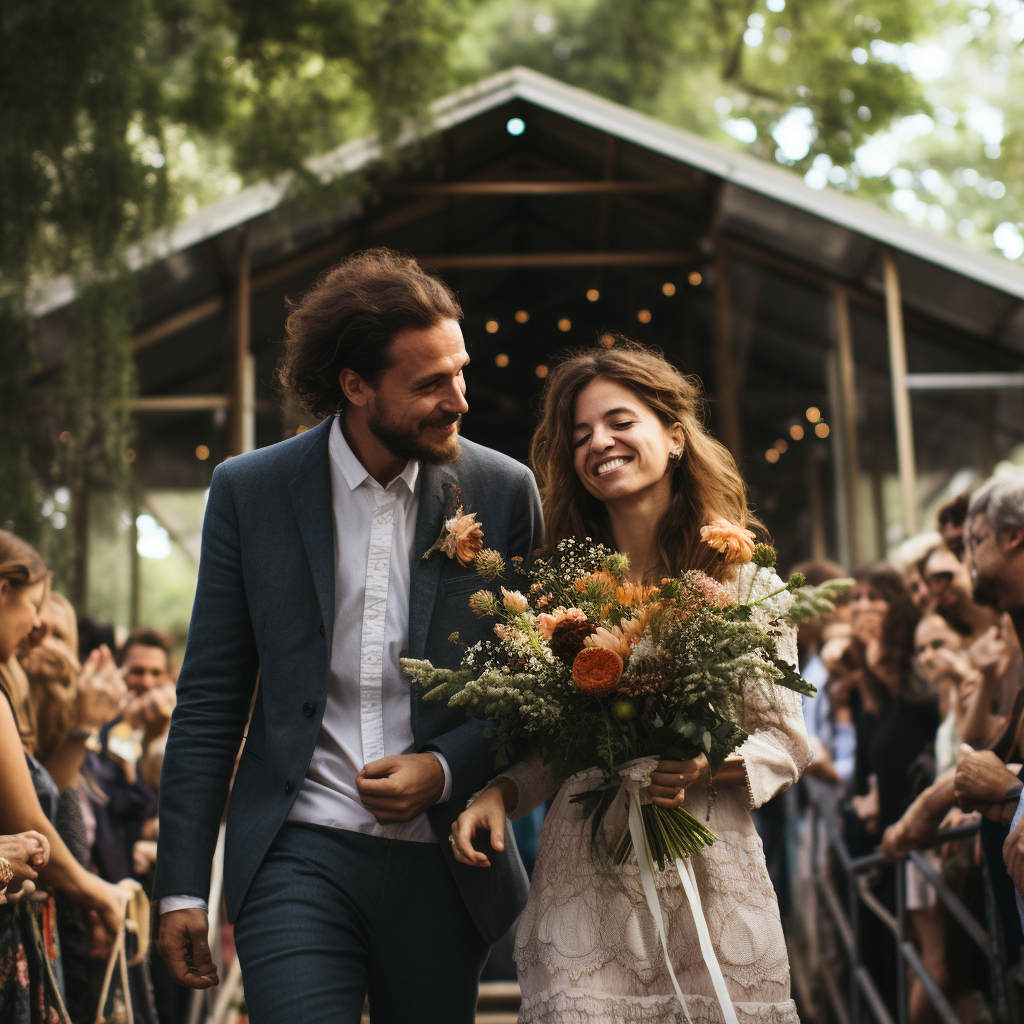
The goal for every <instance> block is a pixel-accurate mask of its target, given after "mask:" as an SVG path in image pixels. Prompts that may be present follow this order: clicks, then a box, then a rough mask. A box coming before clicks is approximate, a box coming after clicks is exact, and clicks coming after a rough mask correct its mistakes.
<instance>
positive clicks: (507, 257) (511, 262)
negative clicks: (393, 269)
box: [416, 249, 700, 270]
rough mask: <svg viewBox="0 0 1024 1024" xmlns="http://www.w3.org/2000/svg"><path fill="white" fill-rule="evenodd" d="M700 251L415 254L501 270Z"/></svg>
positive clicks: (439, 263) (660, 263) (631, 263)
mask: <svg viewBox="0 0 1024 1024" xmlns="http://www.w3.org/2000/svg"><path fill="white" fill-rule="evenodd" d="M699 258H700V254H699V253H697V252H696V251H693V250H689V249H668V250H649V251H647V252H643V251H641V252H507V253H473V254H468V253H441V254H439V255H436V256H417V257H416V261H417V262H418V263H419V264H420V266H423V267H430V268H432V269H436V270H505V269H517V268H518V269H528V268H537V269H543V268H555V267H566V268H568V267H667V266H676V265H678V264H686V263H692V262H693V261H694V260H697V259H699Z"/></svg>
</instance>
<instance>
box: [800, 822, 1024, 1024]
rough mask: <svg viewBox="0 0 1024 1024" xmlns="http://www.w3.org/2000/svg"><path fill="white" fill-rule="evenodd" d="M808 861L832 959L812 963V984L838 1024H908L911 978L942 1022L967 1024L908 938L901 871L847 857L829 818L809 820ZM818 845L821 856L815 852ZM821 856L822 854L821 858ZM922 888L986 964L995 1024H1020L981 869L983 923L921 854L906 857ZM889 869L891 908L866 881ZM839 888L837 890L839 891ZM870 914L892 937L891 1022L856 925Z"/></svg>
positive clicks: (955, 833) (874, 859) (968, 832)
mask: <svg viewBox="0 0 1024 1024" xmlns="http://www.w3.org/2000/svg"><path fill="white" fill-rule="evenodd" d="M978 829H979V824H978V823H977V822H972V823H968V824H964V825H960V826H956V827H953V828H947V829H943V830H942V831H940V832H939V833H938V835H937V836H936V841H935V843H934V844H933V846H934V847H939V846H941V845H943V844H945V843H948V842H951V841H954V840H959V839H966V838H972V837H974V836H975V835H976V834H977V833H978ZM811 843H812V849H811V857H812V864H813V865H814V882H815V886H814V888H815V892H816V894H817V896H818V901H817V903H818V907H820V910H819V911H818V912H817V916H818V919H819V921H820V922H821V923H822V924H824V926H825V927H826V929H828V930H829V931H830V933H831V936H832V940H833V941H832V946H833V948H834V949H835V950H836V952H838V953H839V956H838V957H833V958H829V957H827V956H825V957H821V958H820V960H819V962H818V964H817V980H818V981H819V982H820V988H821V990H822V992H823V994H824V996H825V998H826V1000H827V1002H828V1005H829V1009H830V1010H831V1013H832V1016H833V1019H834V1020H835V1021H836V1024H871V1022H874V1024H911V1017H910V1007H909V988H910V975H911V974H912V975H913V976H915V977H916V978H917V979H918V980H919V981H920V983H921V986H922V988H923V989H924V992H925V993H926V995H927V998H928V1001H929V1002H930V1003H931V1005H932V1007H933V1008H934V1010H935V1013H936V1014H937V1016H938V1017H939V1019H940V1020H941V1021H942V1024H967V1022H964V1021H963V1020H961V1018H960V1017H959V1016H958V1015H957V1013H956V1011H955V1010H954V1009H953V1006H952V1005H951V1003H950V1001H949V999H948V998H947V997H946V994H945V993H944V992H943V991H942V988H941V986H940V984H939V982H938V981H937V980H936V979H935V978H934V977H933V976H932V974H931V972H930V971H929V970H928V968H927V966H926V965H925V964H924V963H923V962H922V960H921V957H920V955H919V953H918V951H917V949H916V947H915V946H914V944H913V943H912V942H911V941H910V939H909V937H908V934H907V906H906V902H907V901H906V895H907V894H906V880H905V875H906V873H905V871H904V869H903V865H897V866H895V868H894V867H892V866H889V865H888V862H887V861H886V859H885V857H884V855H883V854H881V853H871V854H868V855H866V856H862V857H852V856H851V855H850V852H849V850H848V848H847V845H846V843H845V841H844V839H843V836H842V834H841V831H840V827H839V822H838V821H837V820H836V818H835V816H834V815H829V816H828V817H822V816H821V815H820V814H819V813H817V812H816V814H815V821H814V826H813V829H812V833H811ZM822 845H824V847H825V849H824V851H823V850H822V849H821V846H822ZM823 852H824V854H825V855H822V854H823ZM909 860H910V863H912V864H913V865H914V866H915V867H916V868H917V870H918V871H919V872H920V873H921V875H922V876H923V878H924V880H925V881H926V883H927V884H928V886H929V887H930V888H931V889H932V890H934V892H935V895H936V896H937V898H938V899H939V900H940V901H941V902H942V904H943V905H944V906H945V907H946V909H947V910H948V912H949V914H950V915H951V916H952V918H953V919H954V920H955V921H956V922H957V923H958V924H959V925H960V927H961V928H962V929H963V933H964V934H965V935H966V936H967V937H968V938H969V940H970V941H971V942H972V943H974V944H975V945H976V946H977V947H978V948H979V949H980V950H981V952H982V953H983V954H984V956H985V957H986V958H987V959H988V963H989V975H990V997H991V1002H992V1009H993V1011H994V1014H995V1017H996V1020H997V1021H998V1022H999V1024H1024V1022H1021V1020H1020V1016H1019V1012H1018V1011H1019V1007H1018V999H1017V997H1016V986H1015V984H1014V982H1013V980H1012V978H1011V976H1010V970H1009V968H1010V967H1011V966H1012V965H1009V964H1008V963H1007V961H1006V954H1005V950H1004V949H1003V937H1002V932H1001V929H1000V925H999V918H998V915H997V913H996V907H995V899H994V896H993V891H992V885H991V881H990V879H989V873H988V868H987V867H985V869H984V886H985V915H984V917H985V920H984V921H979V920H978V918H977V917H975V915H974V914H972V913H971V911H970V910H969V909H968V907H967V906H966V905H965V904H964V902H963V901H962V900H961V899H960V897H959V896H957V894H956V893H955V892H954V891H953V890H952V889H951V888H950V886H949V885H948V884H947V882H946V881H945V879H944V878H943V877H942V875H941V873H940V872H939V871H937V870H936V869H935V866H934V865H933V864H932V862H931V861H930V860H929V859H928V858H927V857H926V856H924V855H923V854H922V853H919V852H916V851H915V852H912V853H911V854H910V857H909ZM880 868H882V869H884V870H889V871H893V875H894V880H895V899H894V901H893V903H894V906H893V908H890V907H888V906H886V905H885V903H884V902H883V901H882V900H881V899H879V897H878V895H877V894H876V893H875V892H873V891H872V887H871V885H870V882H869V878H868V875H869V874H872V873H874V872H876V871H877V870H878V869H880ZM837 883H838V885H839V887H841V889H842V892H840V891H839V887H837ZM865 912H866V913H868V914H871V915H873V916H874V918H876V919H877V920H878V921H880V922H881V923H882V925H883V926H884V927H885V929H886V930H887V931H888V932H889V933H890V934H891V935H892V937H893V940H894V942H895V950H896V997H895V1004H896V1016H895V1018H894V1017H893V1014H892V1012H891V1011H890V1006H889V1005H887V1002H886V999H885V998H884V997H883V994H882V990H881V987H880V985H879V982H878V980H877V979H876V978H875V977H873V976H872V974H871V972H870V970H869V968H868V966H867V965H866V964H865V962H864V960H865V947H864V937H863V934H862V932H863V930H864V929H863V927H862V923H863V921H864V917H863V915H864V913H865Z"/></svg>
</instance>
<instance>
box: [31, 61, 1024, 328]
mask: <svg viewBox="0 0 1024 1024" xmlns="http://www.w3.org/2000/svg"><path fill="white" fill-rule="evenodd" d="M514 100H521V101H524V102H526V103H529V104H532V105H534V106H536V107H540V108H542V109H544V110H548V111H551V112H552V113H556V114H560V115H562V116H563V117H566V118H569V119H571V120H573V121H576V122H578V123H579V124H581V125H586V126H588V127H590V128H593V129H595V130H597V131H599V132H603V133H607V134H609V135H612V136H614V137H616V138H618V139H621V140H622V141H624V142H628V143H632V144H634V145H636V146H639V147H642V148H644V149H648V150H651V151H652V152H655V153H658V154H661V155H662V156H665V157H668V158H669V159H671V160H675V161H678V162H680V163H683V164H686V165H688V166H689V167H692V168H694V169H697V170H700V171H703V172H705V173H707V174H709V175H711V176H713V177H715V178H718V179H721V180H722V181H724V182H728V183H730V184H732V185H734V186H736V187H737V188H739V189H743V190H746V191H748V192H750V193H754V194H755V195H759V196H763V197H766V198H768V199H771V200H774V201H776V202H777V203H781V204H783V205H785V206H788V207H791V208H793V209H794V210H797V211H801V212H803V213H805V214H809V215H811V216H812V217H815V218H820V219H821V220H823V221H825V222H827V223H829V224H832V225H835V226H836V227H838V228H843V229H846V230H847V231H849V232H852V233H854V234H856V235H859V236H861V237H863V238H866V239H870V240H872V241H874V242H877V243H880V244H882V245H885V246H889V247H891V248H893V249H896V250H899V251H901V252H904V253H906V254H907V255H910V256H913V257H916V258H917V259H920V260H923V261H925V262H927V263H930V264H933V265H935V266H936V267H941V268H943V269H945V270H947V271H949V272H951V273H953V274H956V275H959V276H961V277H964V278H968V279H970V280H972V281H975V282H977V283H979V284H982V285H985V286H987V287H989V288H993V289H995V290H997V291H1000V292H1003V293H1004V294H1006V295H1009V296H1013V297H1015V298H1018V299H1022V300H1024V267H1022V266H1021V265H1020V264H1019V263H1015V262H1010V261H1008V260H1005V259H1000V258H998V257H995V256H991V255H988V254H986V253H979V252H976V251H974V250H973V249H970V248H968V247H966V246H964V245H960V244H958V243H957V242H955V241H952V240H950V239H947V238H944V237H941V236H939V235H936V234H933V233H931V232H929V231H926V230H922V229H920V228H917V227H914V226H913V225H910V224H908V223H907V222H906V221H904V220H902V219H900V218H898V217H895V216H893V215H892V214H889V213H887V212H885V211H884V210H881V209H879V208H878V207H877V206H875V205H874V204H872V203H870V202H866V201H864V200H860V199H856V198H853V197H851V196H846V195H843V194H841V193H839V192H837V191H835V190H833V189H824V190H820V191H819V190H815V189H812V188H810V187H809V186H807V185H806V184H805V183H804V182H803V180H802V179H801V178H800V176H799V175H797V174H795V173H793V172H792V171H789V170H786V169H784V168H782V167H778V166H775V165H773V164H771V163H768V162H767V161H764V160H760V159H758V158H756V157H753V156H751V155H749V154H747V153H742V152H736V151H734V150H731V149H728V148H726V147H724V146H721V145H718V144H716V143H714V142H710V141H708V140H707V139H703V138H700V137H699V136H696V135H694V134H692V133H690V132H687V131H684V130H683V129H681V128H676V127H674V126H672V125H668V124H665V123H664V122H662V121H658V120H656V119H655V118H652V117H648V116H647V115H645V114H642V113H640V112H638V111H636V110H632V109H630V108H628V107H624V106H622V105H621V104H618V103H614V102H612V101H610V100H606V99H603V98H602V97H599V96H595V95H594V94H592V93H589V92H586V91H584V90H582V89H577V88H574V87H572V86H569V85H566V84H565V83H563V82H559V81H557V80H556V79H554V78H550V77H548V76H547V75H543V74H540V73H539V72H536V71H532V70H530V69H528V68H522V67H517V68H512V69H510V70H508V71H504V72H501V73H500V74H497V75H493V76H491V77H490V78H487V79H484V80H483V81H482V82H479V83H478V84H476V85H473V86H470V87H468V88H465V89H462V90H460V91H459V92H456V93H454V94H452V95H450V96H447V97H445V98H443V99H441V100H438V101H436V102H435V103H434V104H433V105H432V107H431V112H430V118H429V120H428V122H427V125H426V127H425V128H424V129H421V131H420V132H419V135H420V136H424V135H431V134H433V133H435V132H439V131H443V130H445V129H448V128H452V127H455V126H458V125H461V124H464V123H465V122H467V121H469V120H471V119H473V118H476V117H479V116H480V115H481V114H484V113H486V112H489V111H491V110H494V109H495V108H497V107H500V106H503V105H505V104H507V103H509V102H511V101H514ZM403 141H404V142H405V143H411V142H413V141H414V138H413V136H412V135H409V136H407V137H406V139H404V140H403ZM380 155H381V150H380V146H379V144H378V143H377V141H376V139H375V138H374V137H373V136H370V137H367V138H363V139H357V140H354V141H352V142H349V143H345V144H344V145H342V146H339V147H338V148H337V149H334V150H332V151H331V152H329V153H327V154H324V155H323V156H320V157H317V158H314V159H312V160H310V161H309V162H308V167H309V168H310V170H312V171H314V173H317V174H318V175H320V176H321V177H322V178H323V179H324V180H325V181H328V180H331V179H333V178H337V177H339V176H342V175H345V174H350V173H352V172H354V171H358V170H362V169H364V168H366V167H368V166H370V165H372V164H373V163H374V162H375V161H376V160H378V159H379V157H380ZM287 184H288V181H287V176H284V177H283V178H282V179H281V180H279V181H276V182H261V183H259V184H257V185H252V186H250V187H248V188H246V189H244V190H243V191H242V192H240V193H239V194H238V195H236V196H232V197H230V198H227V199H223V200H220V201H218V202H216V203H213V204H211V205H210V206H208V207H206V208H204V209H203V210H201V211H199V212H198V213H197V214H195V215H194V216H192V217H189V218H187V219H185V220H183V221H181V222H180V223H179V224H177V225H176V226H175V227H173V228H171V229H170V230H168V231H166V232H162V233H160V234H158V235H156V236H155V237H154V238H153V239H152V240H151V241H150V242H149V243H147V244H146V245H145V246H137V247H136V248H135V249H134V250H133V251H132V252H131V254H130V263H131V265H132V266H133V268H135V269H141V268H142V267H143V266H145V265H147V264H150V263H152V262H153V261H155V260H160V259H165V258H167V257H169V256H172V255H174V254H176V253H179V252H182V251H184V250H186V249H188V248H191V247H192V246H195V245H198V244H199V243H201V242H203V241H206V240H208V239H210V238H212V237H214V236H217V235H220V234H223V233H224V232H226V231H229V230H231V229H232V228H235V227H238V226H239V225H241V224H244V223H246V222H249V221H252V220H254V219H256V218H258V217H261V216H263V215H265V214H267V213H270V212H272V211H273V210H275V209H276V208H277V207H278V206H279V205H280V203H281V202H282V200H283V198H284V197H285V195H286V192H287ZM741 205H742V204H741ZM765 226H766V228H767V229H768V230H771V225H770V224H768V225H765ZM827 248H829V249H831V250H832V251H834V250H835V246H834V245H831V246H828V247H827ZM817 255H818V254H815V253H807V254H806V256H807V260H808V262H809V263H812V264H813V263H816V262H817V259H816V256H817ZM73 294H74V293H73V287H72V284H71V282H70V280H68V279H61V280H59V281H55V282H49V283H48V284H46V285H45V286H43V287H42V288H40V290H39V294H38V296H37V298H36V301H35V303H34V306H33V311H34V313H35V315H36V316H45V315H46V314H47V313H49V312H52V311H53V310H55V309H58V308H60V307H61V306H63V305H66V304H67V303H68V302H70V301H71V299H72V298H73Z"/></svg>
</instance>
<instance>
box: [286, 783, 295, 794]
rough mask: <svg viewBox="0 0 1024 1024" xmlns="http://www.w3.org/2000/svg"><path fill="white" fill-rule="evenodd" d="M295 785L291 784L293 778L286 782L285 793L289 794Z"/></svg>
mask: <svg viewBox="0 0 1024 1024" xmlns="http://www.w3.org/2000/svg"><path fill="white" fill-rule="evenodd" d="M294 788H295V787H294V786H293V785H292V784H291V780H289V781H288V782H286V783H285V784H284V795H285V796H288V795H289V794H290V793H291V791H292V790H293V789H294Z"/></svg>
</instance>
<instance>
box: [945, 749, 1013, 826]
mask: <svg viewBox="0 0 1024 1024" xmlns="http://www.w3.org/2000/svg"><path fill="white" fill-rule="evenodd" d="M1020 791H1021V781H1020V779H1018V778H1017V776H1016V775H1014V774H1013V772H1011V771H1009V770H1008V769H1007V767H1006V765H1005V764H1003V762H1002V761H1001V760H1000V759H999V757H998V756H997V755H996V754H994V753H992V751H991V750H972V749H971V748H970V747H969V746H967V744H966V743H962V744H961V745H960V757H959V758H958V759H957V763H956V775H955V777H954V778H953V795H954V796H955V797H956V802H957V804H959V806H960V809H961V810H963V811H981V813H982V814H984V815H985V817H993V815H994V816H995V817H993V820H997V821H998V820H1002V818H1003V816H1004V812H1005V810H1006V809H1007V808H1009V811H1010V817H1011V818H1012V817H1013V810H1014V809H1015V808H1016V803H1017V801H1018V800H1019V799H1020ZM1009 801H1012V802H1013V805H1012V806H1010V804H1009V803H1008V802H1009ZM1006 820H1009V818H1007V819H1006Z"/></svg>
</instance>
